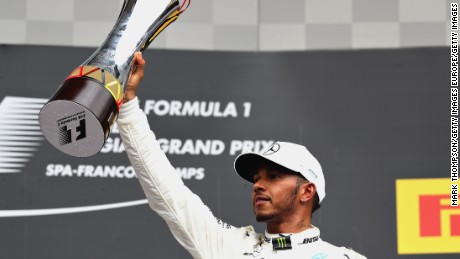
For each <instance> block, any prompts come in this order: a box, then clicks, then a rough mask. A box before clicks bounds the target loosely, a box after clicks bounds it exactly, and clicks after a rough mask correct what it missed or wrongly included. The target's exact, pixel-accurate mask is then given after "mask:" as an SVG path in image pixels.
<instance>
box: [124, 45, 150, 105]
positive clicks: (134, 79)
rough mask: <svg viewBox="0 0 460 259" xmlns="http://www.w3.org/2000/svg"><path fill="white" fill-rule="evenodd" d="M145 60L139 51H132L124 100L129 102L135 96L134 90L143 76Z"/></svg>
mask: <svg viewBox="0 0 460 259" xmlns="http://www.w3.org/2000/svg"><path fill="white" fill-rule="evenodd" d="M144 67H145V60H144V58H143V57H142V53H141V52H136V53H134V60H133V67H132V69H131V72H130V74H129V78H128V83H127V84H126V88H125V95H124V98H123V99H124V102H125V103H126V102H129V101H131V100H132V99H134V97H136V90H137V87H138V86H139V83H140V82H141V80H142V78H143V77H144Z"/></svg>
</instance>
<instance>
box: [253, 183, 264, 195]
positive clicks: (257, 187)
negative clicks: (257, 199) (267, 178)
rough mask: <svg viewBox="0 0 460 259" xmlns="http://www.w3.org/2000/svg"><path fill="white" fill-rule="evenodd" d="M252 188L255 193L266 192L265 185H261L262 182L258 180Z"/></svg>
mask: <svg viewBox="0 0 460 259" xmlns="http://www.w3.org/2000/svg"><path fill="white" fill-rule="evenodd" d="M252 188H253V190H254V192H255V193H257V192H259V191H265V190H266V189H265V185H264V184H263V182H262V180H258V181H257V182H255V183H254V185H253V186H252Z"/></svg>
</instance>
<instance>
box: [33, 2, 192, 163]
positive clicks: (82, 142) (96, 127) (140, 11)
mask: <svg viewBox="0 0 460 259" xmlns="http://www.w3.org/2000/svg"><path fill="white" fill-rule="evenodd" d="M190 1H191V0H184V1H183V2H182V4H180V3H179V0H125V1H124V3H123V7H122V10H121V12H120V15H119V17H118V20H117V21H116V23H115V26H114V27H113V29H112V31H111V32H110V34H109V35H108V37H107V38H106V39H105V41H104V43H103V44H102V45H101V46H100V47H99V48H98V49H97V50H96V51H95V52H94V53H93V54H92V55H91V57H89V58H88V59H87V60H86V61H85V62H84V63H83V64H82V65H81V66H79V67H78V68H77V69H75V70H74V71H73V72H72V73H71V74H70V75H69V76H68V77H67V78H66V79H65V80H64V82H63V83H62V84H61V86H60V87H59V88H58V89H57V91H56V92H55V93H54V94H53V96H52V97H51V98H50V100H49V101H48V102H47V103H46V104H45V105H44V106H43V108H42V109H41V111H40V114H39V122H40V128H41V130H42V132H43V135H44V136H45V138H46V139H47V140H48V141H49V142H50V143H51V144H52V145H53V146H54V147H56V148H57V149H59V150H60V151H62V152H64V153H66V154H69V155H72V156H76V157H88V156H92V155H94V154H96V153H98V152H99V151H100V150H101V149H102V147H103V146H104V143H105V140H106V139H107V137H108V136H109V134H110V129H111V128H112V126H113V124H114V123H115V121H116V119H117V117H118V112H119V109H120V107H121V105H122V103H123V92H124V88H125V84H126V82H127V80H128V77H129V72H130V69H131V66H132V63H133V56H134V53H135V52H136V51H141V52H142V51H144V50H145V49H146V48H147V47H148V45H149V44H150V43H151V42H152V41H153V39H155V37H156V36H157V35H158V34H159V33H160V32H161V31H162V30H163V29H164V28H166V27H167V26H168V25H169V24H171V23H172V22H173V21H175V20H176V19H177V18H178V17H179V15H180V14H181V13H182V12H184V11H185V9H187V7H188V6H189V5H190Z"/></svg>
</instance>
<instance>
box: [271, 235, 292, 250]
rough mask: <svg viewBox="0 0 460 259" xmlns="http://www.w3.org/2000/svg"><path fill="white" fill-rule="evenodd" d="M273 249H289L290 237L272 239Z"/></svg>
mask: <svg viewBox="0 0 460 259" xmlns="http://www.w3.org/2000/svg"><path fill="white" fill-rule="evenodd" d="M272 244H273V249H274V250H284V249H291V248H292V246H291V238H290V237H277V238H273V239H272Z"/></svg>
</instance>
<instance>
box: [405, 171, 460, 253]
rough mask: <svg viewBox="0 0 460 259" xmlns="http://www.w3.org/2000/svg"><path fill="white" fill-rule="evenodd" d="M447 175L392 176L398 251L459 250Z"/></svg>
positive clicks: (456, 212)
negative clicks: (445, 176) (402, 177)
mask: <svg viewBox="0 0 460 259" xmlns="http://www.w3.org/2000/svg"><path fill="white" fill-rule="evenodd" d="M450 186H451V182H450V178H446V179H407V180H406V179H404V180H402V179H399V180H396V215H397V228H398V229H397V235H398V254H441V253H460V207H458V206H451V204H450V201H451V200H450V198H451V196H450Z"/></svg>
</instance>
